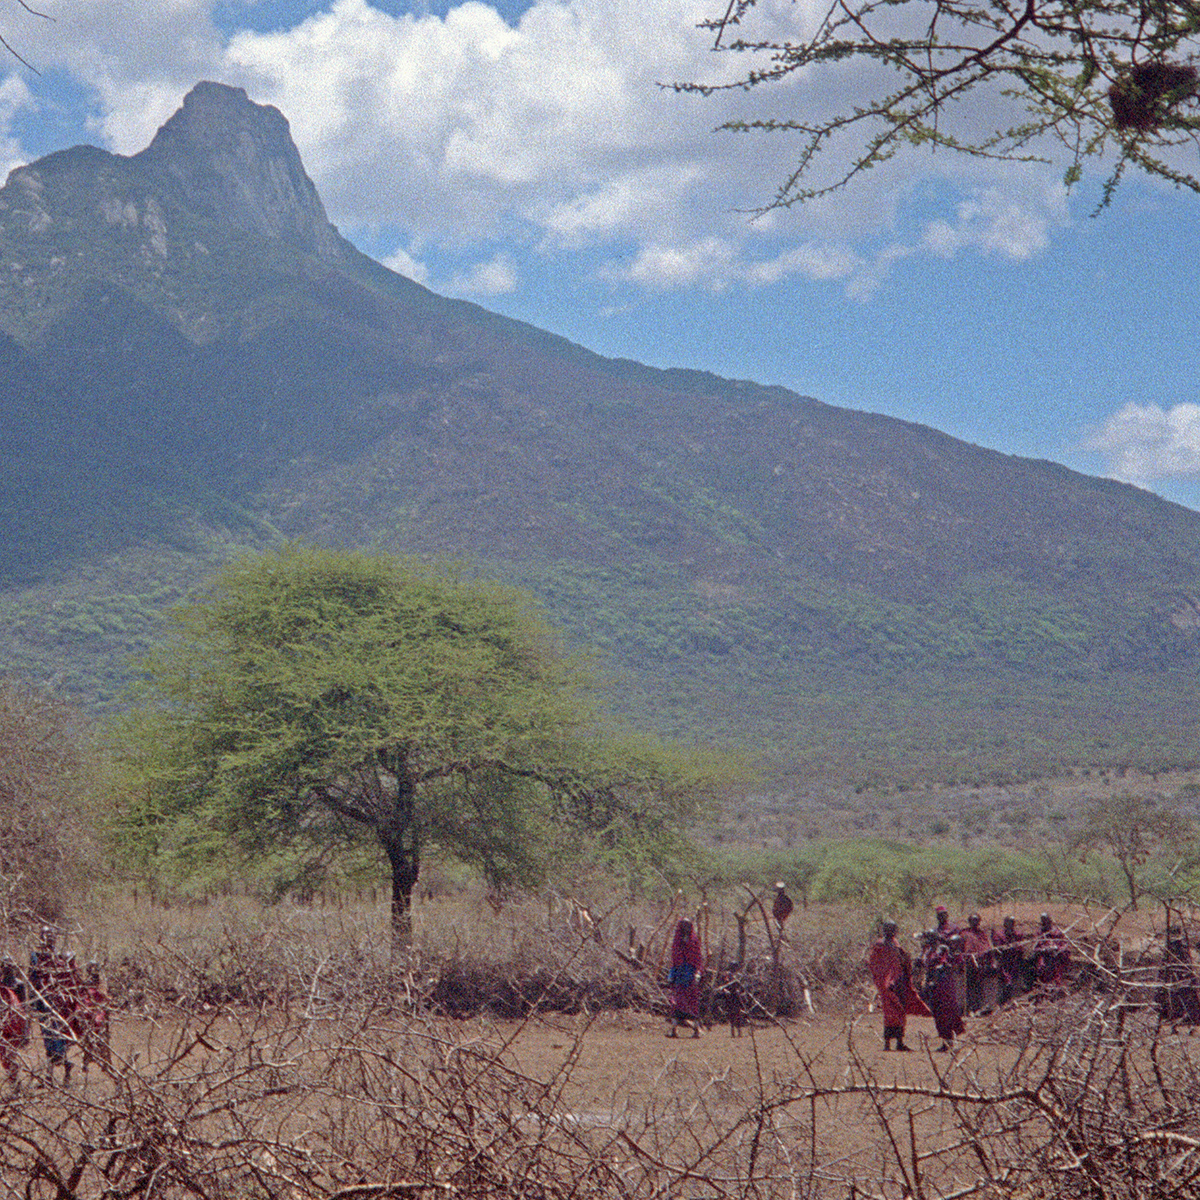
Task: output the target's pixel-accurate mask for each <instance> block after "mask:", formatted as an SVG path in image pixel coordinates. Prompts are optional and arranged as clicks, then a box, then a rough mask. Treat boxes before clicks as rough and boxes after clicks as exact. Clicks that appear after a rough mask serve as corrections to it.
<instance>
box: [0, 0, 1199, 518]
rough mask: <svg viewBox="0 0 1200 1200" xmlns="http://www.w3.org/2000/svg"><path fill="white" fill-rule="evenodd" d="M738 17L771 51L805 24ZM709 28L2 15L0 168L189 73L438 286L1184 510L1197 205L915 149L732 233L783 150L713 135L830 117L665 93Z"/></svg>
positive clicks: (335, 8)
mask: <svg viewBox="0 0 1200 1200" xmlns="http://www.w3.org/2000/svg"><path fill="white" fill-rule="evenodd" d="M761 3H762V7H763V10H764V12H765V13H766V18H767V19H768V20H769V21H775V22H777V23H778V24H779V26H780V27H781V28H782V27H785V26H786V25H787V23H788V22H793V23H794V22H796V21H797V20H803V19H805V17H806V15H807V14H809V13H810V12H811V11H812V10H811V8H810V0H798V2H797V3H795V4H791V3H785V2H784V0H761ZM713 7H714V6H713V5H712V4H710V3H706V0H640V2H639V3H636V4H635V3H633V2H632V0H611V2H610V0H567V2H563V0H537V2H535V3H532V4H528V3H513V2H511V0H504V2H503V3H499V4H483V3H477V2H475V0H471V2H469V3H465V4H456V3H450V2H449V0H437V2H431V3H426V4H420V5H409V4H403V3H398V2H396V0H378V2H377V3H375V4H369V3H367V0H332V2H329V0H268V2H263V3H256V2H255V0H229V2H228V3H222V4H213V3H211V2H209V0H162V2H160V3H156V4H155V5H149V4H147V3H144V2H143V3H132V2H131V0H107V2H104V3H101V2H100V0H70V2H69V3H68V2H67V0H55V2H54V3H50V2H47V3H46V4H44V5H43V6H42V11H43V12H45V13H46V14H47V15H48V16H50V17H52V18H53V20H52V21H47V20H42V19H39V18H37V17H34V16H32V15H30V14H28V13H25V12H23V11H22V10H21V9H20V8H19V7H17V6H16V5H15V4H13V3H11V2H10V3H9V5H8V6H7V7H6V8H5V9H4V10H0V11H4V12H5V13H6V17H5V20H4V21H3V23H2V24H0V32H3V34H4V36H5V37H6V39H7V40H8V41H9V42H10V43H11V44H13V45H14V46H15V47H16V48H17V49H18V50H19V51H20V52H21V53H22V54H23V55H24V57H25V58H26V59H27V60H28V61H29V63H30V64H31V65H32V66H33V67H35V68H37V73H35V72H34V71H32V70H27V69H25V68H23V67H22V66H21V65H20V64H19V63H17V62H16V61H15V60H10V61H8V62H7V64H6V66H5V67H3V68H0V69H3V70H4V72H5V73H4V75H3V78H2V79H0V157H3V158H4V160H5V163H6V165H7V166H8V167H11V166H15V165H17V164H19V163H21V162H26V161H29V160H30V159H31V158H34V157H37V156H38V155H40V154H44V153H47V152H48V151H50V150H53V149H57V148H60V147H62V146H66V145H71V144H74V143H76V142H81V141H87V142H92V143H94V144H97V145H102V146H105V147H106V148H108V149H110V150H113V151H115V152H118V153H133V152H135V151H137V150H139V149H140V148H141V147H142V146H144V145H145V144H146V143H147V142H148V141H149V139H150V137H152V136H153V133H154V131H155V129H156V128H157V127H158V125H160V124H161V123H162V121H164V120H165V119H166V118H167V117H168V116H170V114H171V113H172V112H173V111H174V110H175V109H176V108H177V107H178V105H179V103H180V101H181V100H182V97H183V95H184V94H185V93H186V92H187V91H188V90H189V89H190V87H191V86H192V85H193V84H195V83H196V82H197V81H198V80H199V79H202V78H206V79H218V80H222V81H224V82H227V83H231V84H236V85H239V86H243V87H245V88H246V89H247V91H248V93H249V94H250V96H251V98H252V99H255V100H257V101H259V102H260V103H269V104H274V105H276V106H277V107H279V108H280V109H281V110H282V111H283V113H284V115H285V116H287V117H288V119H289V121H290V123H291V126H292V132H293V136H294V137H295V139H296V142H297V145H298V146H299V147H300V151H301V154H302V155H303V158H304V161H305V165H306V167H307V169H308V172H309V174H310V175H311V176H312V178H313V180H314V182H315V183H316V185H317V188H318V190H319V191H320V193H321V196H322V198H323V199H324V201H325V205H326V208H327V210H328V211H329V215H330V218H331V219H332V220H333V221H334V222H335V224H337V225H338V226H339V228H340V229H341V230H342V232H343V233H344V234H346V235H347V236H348V237H350V238H351V239H352V240H353V241H355V242H356V243H357V244H358V245H359V246H360V247H361V248H362V249H364V250H366V251H367V252H368V253H370V254H372V255H373V256H374V257H376V258H379V259H380V260H381V261H384V262H386V263H388V265H390V266H393V267H394V268H395V269H398V270H401V271H403V272H404V273H406V274H409V275H411V276H412V277H414V278H416V279H418V280H420V281H421V282H423V283H426V284H427V285H428V286H430V287H432V288H434V289H435V290H437V291H440V292H443V293H446V294H451V295H458V296H464V297H467V298H470V299H472V300H475V301H477V302H478V303H481V304H483V305H485V306H487V307H489V308H492V309H494V310H496V311H499V312H503V313H506V314H508V315H511V316H515V317H519V318H521V319H523V320H526V321H530V322H532V323H534V324H536V325H539V326H542V327H544V328H546V329H550V330H552V331H554V332H556V333H561V334H563V335H565V336H567V337H569V338H571V339H572V340H574V341H578V342H580V343H582V344H583V345H585V346H588V347H590V348H592V349H594V350H597V351H599V352H600V353H603V354H609V355H614V356H620V357H627V358H635V359H639V360H641V361H643V362H647V363H651V364H653V365H655V366H687V367H696V368H700V369H704V370H710V371H713V372H716V373H717V374H721V375H726V376H730V377H734V378H745V379H753V380H757V381H760V382H763V383H779V384H783V385H785V386H787V387H789V388H792V389H794V390H796V391H798V392H801V393H803V394H806V395H811V396H814V397H816V398H817V399H820V400H824V401H827V402H829V403H832V404H839V405H845V406H848V407H852V408H859V409H866V410H869V411H873V412H881V413H887V414H889V415H891V416H895V417H899V418H902V419H904V420H911V421H918V422H921V423H924V424H928V425H932V426H934V427H936V428H938V429H941V430H944V431H946V432H947V433H950V434H952V435H954V436H956V437H961V438H964V439H966V440H968V441H971V442H975V443H977V444H980V445H984V446H988V447H991V448H994V449H997V450H1000V451H1003V452H1005V453H1011V454H1021V455H1028V456H1032V457H1039V458H1050V459H1054V460H1056V461H1059V462H1063V463H1065V464H1067V465H1068V466H1070V467H1073V468H1075V469H1077V470H1082V471H1087V472H1089V473H1094V474H1104V475H1112V476H1114V477H1117V478H1121V479H1126V480H1129V481H1130V482H1134V483H1137V484H1139V485H1140V486H1144V487H1148V488H1150V489H1152V490H1154V491H1156V492H1158V493H1159V494H1161V495H1163V496H1166V497H1167V498H1169V499H1172V500H1175V501H1178V502H1179V503H1183V504H1187V505H1189V506H1191V507H1193V508H1200V338H1198V337H1197V333H1196V329H1195V314H1196V312H1197V309H1198V308H1200V304H1198V302H1197V298H1196V291H1197V289H1196V283H1195V279H1194V276H1195V272H1196V265H1197V263H1200V196H1196V195H1193V194H1192V193H1188V192H1177V191H1173V190H1170V189H1168V188H1163V187H1160V186H1157V185H1154V184H1151V183H1147V182H1144V181H1140V180H1131V181H1130V182H1129V183H1127V184H1126V185H1124V186H1123V187H1122V189H1121V190H1120V191H1118V193H1117V198H1116V200H1115V202H1114V204H1113V205H1112V207H1111V208H1110V209H1108V210H1107V211H1105V212H1104V213H1103V214H1102V215H1100V216H1099V217H1097V218H1094V219H1093V218H1092V217H1091V216H1090V213H1091V211H1092V210H1093V208H1094V207H1095V203H1096V198H1097V195H1098V188H1099V184H1100V182H1101V181H1102V179H1103V175H1104V172H1103V166H1102V165H1099V166H1097V167H1095V168H1093V170H1092V171H1091V172H1090V173H1089V175H1088V176H1087V177H1085V180H1084V183H1083V184H1082V185H1081V186H1080V187H1079V188H1077V190H1076V191H1075V192H1073V193H1071V194H1069V195H1068V194H1067V193H1066V192H1065V191H1064V189H1063V188H1062V186H1061V182H1060V181H1061V176H1062V164H1061V163H1057V164H1054V165H1050V166H1042V165H1037V164H1028V165H1016V164H1003V163H988V162H979V161H975V160H968V161H960V160H957V159H955V158H954V157H953V156H949V155H946V154H944V153H942V154H938V155H930V154H926V153H917V152H913V153H912V154H910V155H908V156H907V157H901V158H898V159H897V160H895V161H893V162H892V163H890V164H888V165H887V166H886V168H884V169H881V170H878V171H875V172H872V173H871V175H870V176H867V177H865V178H864V180H863V182H862V184H861V185H860V186H856V187H855V188H854V189H853V190H852V191H849V192H845V193H840V194H838V195H836V196H834V197H832V198H830V199H829V200H826V201H823V202H820V203H815V204H811V205H805V206H804V207H802V208H795V209H792V210H789V211H787V212H783V213H774V214H771V215H770V216H768V217H766V218H763V219H759V220H751V219H750V218H749V217H748V216H747V215H746V214H745V212H744V211H742V210H745V209H748V208H752V207H754V206H755V205H757V204H761V203H763V202H764V201H765V200H767V199H769V198H770V195H771V193H772V188H773V185H774V183H776V182H777V181H778V180H779V179H780V178H781V177H782V176H783V175H784V173H785V172H786V171H787V169H788V167H789V166H790V163H791V158H790V153H791V152H792V150H794V147H792V146H790V145H789V143H788V141H787V139H786V137H780V136H773V137H755V136H740V135H733V134H728V133H718V132H714V131H713V130H714V127H715V126H716V125H717V124H719V123H720V122H721V121H722V120H725V119H727V118H729V117H738V116H742V117H744V116H753V115H756V114H757V113H760V112H763V111H773V112H775V113H778V112H779V111H781V110H786V109H788V107H789V106H791V107H792V109H794V110H803V111H806V112H811V111H814V110H816V109H819V108H820V106H821V105H824V104H829V103H834V102H836V98H835V97H832V96H831V92H832V88H833V84H832V83H831V82H830V81H828V80H825V79H822V78H819V77H814V78H807V79H801V80H799V81H796V82H795V83H794V84H789V85H788V87H787V88H782V89H776V90H775V91H774V92H772V93H770V94H766V95H764V94H761V90H760V91H758V92H751V93H743V92H722V93H718V94H717V95H715V96H713V97H711V98H709V99H704V98H701V97H696V96H684V95H679V94H676V93H675V92H673V91H671V90H670V89H664V88H662V87H660V86H659V84H660V83H670V82H672V81H674V80H678V79H700V80H706V81H719V80H721V79H724V78H728V77H729V76H728V72H729V71H730V70H731V64H730V63H729V61H728V60H727V58H726V56H723V55H714V54H713V53H711V51H710V49H709V38H708V35H706V34H705V33H703V32H702V31H699V30H697V29H696V28H695V24H696V22H697V21H698V20H699V19H700V18H701V17H703V16H705V15H711V12H712V10H713ZM716 7H720V8H723V5H717V6H716ZM839 86H840V85H839ZM960 119H961V120H962V121H964V122H965V123H966V124H967V125H971V123H972V122H976V123H977V122H980V121H983V122H986V123H987V124H988V125H989V127H990V126H991V125H992V124H995V123H996V122H997V119H998V118H997V116H996V114H989V113H987V112H986V111H980V110H978V109H977V110H975V111H971V110H967V109H964V110H963V111H962V113H961V115H960ZM1193 157H1194V153H1193ZM1184 165H1185V166H1186V167H1187V169H1189V170H1193V171H1195V170H1196V169H1197V166H1198V165H1200V164H1196V163H1192V162H1186V161H1185V164H1184Z"/></svg>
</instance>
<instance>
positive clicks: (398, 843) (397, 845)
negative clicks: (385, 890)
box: [379, 831, 420, 951]
mask: <svg viewBox="0 0 1200 1200" xmlns="http://www.w3.org/2000/svg"><path fill="white" fill-rule="evenodd" d="M379 840H380V841H381V842H383V848H384V850H385V852H386V853H387V856H388V862H389V864H391V868H392V950H393V951H397V950H402V949H407V948H408V947H409V946H411V945H412V894H413V888H415V887H416V886H417V877H418V875H419V874H420V863H419V860H418V857H417V848H416V846H415V845H405V844H404V839H403V837H400V838H394V839H386V838H384V836H383V833H382V831H381V832H380V838H379Z"/></svg>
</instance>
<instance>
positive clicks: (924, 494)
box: [0, 83, 1200, 778]
mask: <svg viewBox="0 0 1200 1200" xmlns="http://www.w3.org/2000/svg"><path fill="white" fill-rule="evenodd" d="M0 421H2V424H0V430H2V433H0V467H2V468H3V469H2V472H0V518H2V520H3V523H4V524H3V527H4V529H5V530H6V536H5V537H4V539H3V544H2V546H0V646H3V647H4V649H5V652H6V656H7V661H8V663H9V665H10V669H13V670H17V671H22V672H26V673H32V674H42V675H54V674H61V676H62V677H63V680H64V686H68V687H71V688H73V689H74V690H76V691H77V692H79V693H80V694H81V695H82V697H83V698H84V700H85V701H86V702H89V703H91V702H100V703H105V702H110V701H111V699H112V697H113V695H114V694H115V690H116V688H117V687H118V685H119V681H120V677H121V675H122V672H123V670H124V668H123V666H122V655H123V654H124V653H126V652H128V651H129V650H130V649H137V648H138V647H139V646H141V645H143V644H145V642H146V640H147V639H148V638H150V637H152V636H153V633H154V629H155V624H156V620H157V614H158V612H159V611H160V610H161V608H162V606H163V605H164V604H165V603H167V602H169V601H170V600H172V599H174V598H177V597H178V596H179V595H181V594H182V593H183V591H184V590H186V589H187V588H189V587H191V586H194V585H195V584H196V583H197V582H198V581H199V580H200V579H201V578H202V577H203V573H204V571H205V570H207V569H208V568H209V567H211V565H212V564H213V563H214V562H216V561H218V560H219V559H220V558H221V557H222V556H224V555H225V554H227V553H229V552H230V551H231V550H232V549H236V548H238V547H245V546H248V547H254V546H261V545H264V544H266V543H268V542H270V541H272V540H275V539H277V538H280V537H303V538H309V539H314V540H320V541H337V542H349V543H354V544H363V545H371V546H383V547H387V548H390V549H395V550H412V551H416V552H420V553H428V552H450V553H453V554H463V555H468V556H471V557H472V558H474V559H475V560H477V561H478V562H479V563H480V564H481V565H482V566H483V567H485V568H486V569H488V570H491V571H493V572H496V573H499V574H501V575H503V576H505V577H507V578H511V579H514V580H517V581H519V582H522V583H524V584H526V585H528V586H530V587H531V588H532V589H533V590H535V591H536V592H537V593H538V594H539V595H540V596H541V597H542V598H543V599H544V601H545V603H546V604H547V606H548V607H549V609H550V610H551V612H552V614H553V615H554V616H555V618H556V619H557V620H558V621H559V622H560V624H561V625H562V626H563V627H564V629H565V630H566V631H567V633H568V635H569V636H570V638H571V639H572V640H574V641H578V642H580V643H585V644H590V645H594V646H597V647H598V648H599V649H600V650H601V651H602V653H603V654H604V655H605V656H606V661H607V662H608V664H609V665H610V666H611V667H612V668H613V670H614V672H615V674H616V682H615V683H614V686H613V694H614V696H615V697H616V698H617V701H618V703H619V704H621V705H623V706H625V707H626V708H627V709H628V710H629V711H630V712H631V713H632V714H634V715H635V716H636V717H637V718H638V719H640V720H643V721H645V722H647V723H650V724H652V725H655V726H657V727H658V728H661V729H663V730H666V731H669V732H672V733H677V734H679V733H682V734H696V735H708V734H711V735H715V736H719V737H723V738H736V739H739V740H745V739H749V740H751V741H752V742H753V743H754V744H757V745H760V746H761V747H763V748H765V749H766V750H767V751H768V752H769V753H770V754H771V755H773V756H774V757H775V759H776V760H777V762H778V763H779V764H780V765H781V769H786V770H788V771H792V772H806V771H807V772H826V771H835V772H840V773H842V774H844V775H847V776H850V777H855V778H903V777H912V778H916V777H918V776H920V775H921V774H922V773H926V772H928V773H932V774H937V775H941V776H946V775H948V774H949V775H956V776H958V777H960V778H969V777H972V776H973V775H975V774H980V775H995V774H1006V773H1009V774H1012V773H1017V774H1020V773H1033V772H1036V771H1041V770H1050V769H1061V768H1062V767H1064V766H1071V765H1076V764H1084V763H1090V762H1118V761H1135V760H1136V761H1137V762H1139V763H1141V764H1143V765H1150V766H1155V765H1180V764H1185V765H1190V764H1191V763H1192V762H1194V761H1196V759H1197V758H1198V757H1200V755H1198V754H1197V747H1196V737H1195V731H1194V728H1193V726H1192V720H1191V709H1192V705H1193V701H1194V694H1195V681H1196V670H1197V666H1198V665H1200V599H1198V597H1200V514H1197V513H1195V512H1192V511H1191V510H1188V509H1185V508H1182V507H1180V506H1177V505H1172V504H1169V503H1167V502H1165V501H1163V500H1161V499H1159V498H1157V497H1155V496H1153V495H1151V494H1149V493H1147V492H1144V491H1140V490H1138V489H1136V488H1132V487H1129V486H1126V485H1123V484H1118V483H1114V482H1112V481H1108V480H1101V479H1094V478H1089V477H1086V476H1083V475H1079V474H1076V473H1073V472H1070V471H1068V470H1066V469H1065V468H1063V467H1061V466H1058V465H1056V464H1054V463H1050V462H1038V461H1031V460H1028V459H1022V458H1015V457H1010V456H1005V455H1002V454H998V453H996V452H994V451H990V450H987V449H984V448H981V447H977V446H971V445H967V444H965V443H963V442H960V441H957V440H955V439H953V438H950V437H948V436H946V435H944V434H941V433H938V432H937V431H935V430H933V429H929V428H926V427H923V426H919V425H915V424H908V423H905V422H901V421H896V420H893V419H891V418H887V417H881V416H876V415H872V414H868V413H864V412H857V411H853V410H848V409H842V408H836V407H833V406H830V405H826V404H822V403H820V402H819V401H817V400H814V399H811V398H808V397H803V396H798V395H795V394H793V393H790V392H788V391H785V390H783V389H780V388H768V387H762V386H759V385H757V384H754V383H749V382H739V381H730V380H725V379H720V378H717V377H716V376H712V375H706V374H702V373H697V372H690V371H659V370H653V369H651V368H648V367H645V366H641V365H639V364H637V363H634V362H628V361H621V360H612V359H605V358H602V357H600V356H598V355H595V354H592V353H590V352H589V351H587V350H586V349H583V348H582V347H580V346H577V345H573V344H571V343H569V342H567V341H565V340H564V339H562V338H558V337H555V336H554V335H552V334H549V333H546V332H544V331H541V330H538V329H536V328H534V327H532V326H529V325H525V324H522V323H520V322H516V321H512V320H509V319H506V318H503V317H500V316H497V315H495V314H493V313H490V312H488V311H486V310H484V309H482V308H480V307H478V306H476V305H473V304H468V303H464V302H462V301H455V300H448V299H445V298H443V297H440V296H437V295H435V294H434V293H432V292H430V291H428V290H427V289H425V288H423V287H421V286H420V285H418V284H416V283H414V282H413V281H411V280H409V279H406V278H404V277H403V276H400V275H398V274H396V273H394V272H391V271H389V270H387V269H385V268H384V267H382V266H380V265H379V264H378V263H375V262H373V261H372V260H370V259H369V258H367V257H365V256H364V255H362V254H361V253H359V252H358V251H357V250H356V249H355V248H354V247H353V246H352V245H351V244H350V243H349V242H348V241H346V240H345V239H344V238H343V237H341V235H340V234H339V233H338V232H337V230H336V229H335V228H334V227H333V226H332V225H331V224H330V222H329V220H328V218H327V216H326V214H325V211H324V208H323V206H322V204H321V200H320V198H319V196H318V195H317V192H316V189H315V188H314V187H313V184H312V182H311V181H310V180H309V178H308V176H307V175H306V173H305V171H304V167H303V164H302V162H301V160H300V156H299V154H298V152H297V150H296V147H295V145H294V144H293V142H292V140H291V136H290V133H289V130H288V124H287V121H286V119H285V118H284V117H283V115H282V114H280V113H279V112H278V111H277V110H276V109H273V108H269V107H264V106H260V105H257V104H255V103H253V102H252V101H251V100H249V99H248V97H247V96H246V94H245V93H244V92H243V91H241V90H240V89H237V88H231V87H227V86H224V85H221V84H217V83H201V84H199V85H198V86H197V87H196V88H195V89H194V90H193V91H192V92H191V93H190V94H189V95H188V97H187V98H186V99H185V101H184V103H183V107H182V108H181V109H180V111H179V112H178V113H176V114H175V115H174V116H173V117H172V118H171V119H170V120H169V121H168V122H167V123H166V125H164V126H163V128H162V129H161V130H159V132H158V134H157V135H156V137H155V138H154V140H153V141H152V142H151V144H150V145H149V146H148V147H147V148H146V149H145V150H143V151H141V152H140V153H138V154H135V155H133V156H131V157H122V156H119V155H113V154H109V153H107V152H105V151H102V150H99V149H96V148H94V147H88V146H77V147H75V148H73V149H69V150H64V151H61V152H58V153H55V154H51V155H49V156H47V157H45V158H43V159H40V160H38V161H37V162H34V163H32V164H29V165H28V166H24V167H20V168H18V169H16V170H14V171H13V172H12V173H11V174H10V176H9V178H8V181H7V183H6V184H5V186H4V188H3V189H2V190H0Z"/></svg>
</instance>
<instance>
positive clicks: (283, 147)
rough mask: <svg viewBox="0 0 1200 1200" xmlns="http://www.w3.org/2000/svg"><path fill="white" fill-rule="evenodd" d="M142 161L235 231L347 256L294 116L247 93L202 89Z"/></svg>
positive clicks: (211, 86)
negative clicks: (296, 134) (296, 138)
mask: <svg viewBox="0 0 1200 1200" xmlns="http://www.w3.org/2000/svg"><path fill="white" fill-rule="evenodd" d="M136 161H138V162H139V163H140V164H141V165H142V166H143V167H144V168H146V169H147V170H149V171H151V172H152V173H155V174H160V175H165V176H168V177H170V178H171V179H173V180H175V181H176V182H177V183H179V184H181V185H182V186H183V187H184V189H185V190H186V192H187V194H188V196H189V198H190V200H191V201H192V203H194V204H195V205H196V206H197V207H198V208H202V209H206V210H208V211H209V212H211V213H212V214H213V215H215V216H219V217H221V218H222V219H223V220H225V221H227V222H229V223H230V224H232V225H233V226H235V227H236V228H240V229H246V230H252V231H254V232H257V233H261V234H264V235H266V236H267V237H272V238H278V239H280V240H282V241H284V242H287V243H288V244H289V245H292V246H294V247H296V248H297V249H299V250H303V251H305V252H307V253H309V254H315V255H317V256H318V257H320V258H324V259H335V258H337V257H338V256H339V255H340V239H339V238H338V234H337V230H336V229H334V227H333V226H332V225H331V224H330V223H329V218H328V217H327V216H326V215H325V207H324V205H323V204H322V203H321V199H320V197H319V196H318V195H317V190H316V188H315V187H314V186H313V183H312V180H311V179H309V177H308V175H307V174H306V173H305V171H304V165H303V163H302V162H301V161H300V153H299V151H298V150H297V149H296V145H295V143H294V142H293V141H292V135H291V129H290V127H289V125H288V122H287V118H286V117H285V116H284V115H283V114H282V113H281V112H280V111H279V110H278V109H277V108H273V107H271V106H270V105H263V104H255V103H254V101H252V100H251V99H250V98H249V97H248V96H247V95H246V92H245V90H244V89H242V88H238V87H230V86H228V85H227V84H223V83H212V82H209V81H205V82H201V83H198V84H197V85H196V86H195V87H194V88H193V89H192V90H191V91H190V92H189V93H188V94H187V96H186V97H185V98H184V101H183V107H182V108H180V109H179V111H178V112H176V113H175V115H174V116H173V117H171V118H170V120H168V121H167V123H166V124H165V125H164V126H163V127H162V128H161V129H160V130H159V131H158V133H157V134H156V135H155V137H154V140H153V141H152V142H151V143H150V145H149V146H147V147H146V149H145V150H143V151H142V152H141V153H140V154H138V155H136Z"/></svg>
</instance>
